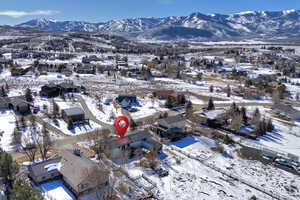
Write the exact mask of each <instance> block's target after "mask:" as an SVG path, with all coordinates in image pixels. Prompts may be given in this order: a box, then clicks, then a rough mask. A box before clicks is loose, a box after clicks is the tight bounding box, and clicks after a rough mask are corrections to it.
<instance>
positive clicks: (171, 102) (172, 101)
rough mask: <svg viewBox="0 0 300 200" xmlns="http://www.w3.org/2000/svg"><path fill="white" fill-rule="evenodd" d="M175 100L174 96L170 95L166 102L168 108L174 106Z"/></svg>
mask: <svg viewBox="0 0 300 200" xmlns="http://www.w3.org/2000/svg"><path fill="white" fill-rule="evenodd" d="M174 102H175V100H174V97H172V96H168V97H167V100H166V103H165V106H166V108H172V107H173V106H174Z"/></svg>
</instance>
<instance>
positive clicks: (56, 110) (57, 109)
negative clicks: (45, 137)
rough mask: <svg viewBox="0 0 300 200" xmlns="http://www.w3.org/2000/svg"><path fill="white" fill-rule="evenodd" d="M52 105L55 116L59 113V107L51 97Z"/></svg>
mask: <svg viewBox="0 0 300 200" xmlns="http://www.w3.org/2000/svg"><path fill="white" fill-rule="evenodd" d="M52 106H53V113H52V114H53V116H54V117H56V116H57V115H58V113H59V107H58V105H57V103H56V102H55V101H54V99H52Z"/></svg>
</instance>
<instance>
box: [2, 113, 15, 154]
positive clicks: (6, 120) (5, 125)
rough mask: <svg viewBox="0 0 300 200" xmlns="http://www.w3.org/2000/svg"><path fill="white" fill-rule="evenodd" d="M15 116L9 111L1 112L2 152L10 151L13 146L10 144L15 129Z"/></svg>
mask: <svg viewBox="0 0 300 200" xmlns="http://www.w3.org/2000/svg"><path fill="white" fill-rule="evenodd" d="M15 121H16V119H15V115H14V113H13V112H11V111H1V114H0V124H1V125H0V134H1V135H2V136H0V148H2V149H3V150H4V151H11V150H13V149H14V147H15V146H14V145H12V144H11V142H12V136H13V131H14V128H15Z"/></svg>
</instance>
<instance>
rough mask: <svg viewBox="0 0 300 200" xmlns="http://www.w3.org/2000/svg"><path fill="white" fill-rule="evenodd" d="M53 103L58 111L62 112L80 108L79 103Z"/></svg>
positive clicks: (59, 101)
mask: <svg viewBox="0 0 300 200" xmlns="http://www.w3.org/2000/svg"><path fill="white" fill-rule="evenodd" d="M55 102H56V103H57V105H58V106H59V109H60V110H64V109H68V108H74V107H79V108H81V105H80V104H79V103H77V102H72V101H62V100H61V99H60V100H56V101H55Z"/></svg>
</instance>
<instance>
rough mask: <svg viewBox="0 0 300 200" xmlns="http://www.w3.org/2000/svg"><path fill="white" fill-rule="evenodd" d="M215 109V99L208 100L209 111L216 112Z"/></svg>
mask: <svg viewBox="0 0 300 200" xmlns="http://www.w3.org/2000/svg"><path fill="white" fill-rule="evenodd" d="M214 109H215V105H214V102H213V99H212V98H211V97H210V98H209V100H208V105H207V110H214Z"/></svg>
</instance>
